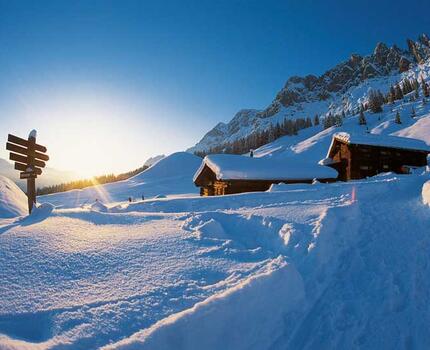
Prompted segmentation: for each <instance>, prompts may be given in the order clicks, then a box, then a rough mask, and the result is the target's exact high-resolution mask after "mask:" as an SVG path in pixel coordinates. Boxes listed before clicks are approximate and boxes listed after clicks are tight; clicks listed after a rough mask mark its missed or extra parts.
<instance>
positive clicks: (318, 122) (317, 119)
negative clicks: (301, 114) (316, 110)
mask: <svg viewBox="0 0 430 350" xmlns="http://www.w3.org/2000/svg"><path fill="white" fill-rule="evenodd" d="M314 125H320V117H319V116H318V114H315V117H314Z"/></svg>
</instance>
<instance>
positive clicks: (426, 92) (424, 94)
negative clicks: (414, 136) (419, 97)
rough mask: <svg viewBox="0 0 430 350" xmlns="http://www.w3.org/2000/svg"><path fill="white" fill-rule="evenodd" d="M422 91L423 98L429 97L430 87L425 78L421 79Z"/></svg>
mask: <svg viewBox="0 0 430 350" xmlns="http://www.w3.org/2000/svg"><path fill="white" fill-rule="evenodd" d="M421 89H422V90H423V96H424V97H429V87H428V85H427V84H426V82H425V81H424V78H421Z"/></svg>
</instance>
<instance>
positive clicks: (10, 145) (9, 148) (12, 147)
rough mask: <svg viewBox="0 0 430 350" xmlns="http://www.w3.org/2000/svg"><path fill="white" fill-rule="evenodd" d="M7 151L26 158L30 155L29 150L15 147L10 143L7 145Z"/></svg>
mask: <svg viewBox="0 0 430 350" xmlns="http://www.w3.org/2000/svg"><path fill="white" fill-rule="evenodd" d="M6 149H7V150H8V151H11V152H15V153H19V154H23V155H25V156H28V153H29V150H28V149H27V148H24V147H21V146H17V145H14V144H13V143H9V142H7V143H6Z"/></svg>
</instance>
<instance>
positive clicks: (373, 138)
mask: <svg viewBox="0 0 430 350" xmlns="http://www.w3.org/2000/svg"><path fill="white" fill-rule="evenodd" d="M333 138H335V139H338V140H339V141H342V142H345V143H348V144H353V145H368V146H378V147H390V148H398V149H411V150H419V151H426V152H430V146H429V145H428V144H426V143H425V142H424V141H421V140H417V139H414V138H410V137H399V136H389V135H374V134H350V133H347V132H338V133H336V134H334V135H333Z"/></svg>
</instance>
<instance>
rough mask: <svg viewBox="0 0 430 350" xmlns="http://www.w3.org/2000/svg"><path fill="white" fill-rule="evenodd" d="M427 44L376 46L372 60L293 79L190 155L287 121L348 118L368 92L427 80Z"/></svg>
mask: <svg viewBox="0 0 430 350" xmlns="http://www.w3.org/2000/svg"><path fill="white" fill-rule="evenodd" d="M429 58H430V40H429V37H428V36H427V35H426V34H422V35H420V36H419V37H418V40H416V41H413V40H410V39H408V40H407V49H401V48H399V47H397V46H396V45H393V46H391V47H388V46H387V45H386V44H384V43H381V42H380V43H378V44H377V45H376V47H375V49H374V51H373V53H371V54H370V55H367V56H364V57H362V56H360V55H357V54H352V55H351V57H350V58H349V59H348V60H346V61H344V62H342V63H340V64H338V65H336V66H335V67H334V68H332V69H330V70H328V71H327V72H325V73H324V74H323V75H321V76H319V77H317V76H315V75H307V76H305V77H298V76H293V77H291V78H289V79H288V80H287V82H286V83H285V86H284V87H283V88H282V89H281V90H280V91H279V92H278V93H277V95H276V96H275V98H274V100H273V101H272V103H271V104H270V105H269V106H268V107H267V108H265V109H264V110H256V109H243V110H240V111H239V112H238V113H236V115H235V116H234V117H233V119H232V120H231V121H230V122H229V123H227V124H225V123H218V124H217V125H216V126H215V127H214V128H213V129H212V130H210V131H209V132H208V133H207V134H206V135H204V137H203V138H202V139H201V140H200V141H199V142H198V143H197V144H196V145H195V146H193V147H191V148H189V149H188V150H187V151H188V152H207V151H209V150H210V149H211V148H215V147H220V146H221V147H222V146H224V145H226V144H227V143H231V142H233V141H236V140H239V139H241V138H245V137H247V136H250V135H252V134H255V133H257V132H261V131H263V130H266V129H267V128H269V127H270V126H271V125H275V124H276V123H282V122H283V121H284V120H285V119H291V120H294V119H297V118H306V117H310V118H313V117H314V115H315V114H319V115H327V114H328V113H340V112H341V111H343V112H345V113H351V112H352V111H353V110H355V109H356V108H357V107H358V106H359V105H361V103H363V102H364V101H366V100H367V94H368V91H369V89H370V88H377V89H380V90H381V91H382V92H383V93H387V92H388V90H389V88H390V86H391V85H392V84H395V83H397V82H398V81H400V80H401V79H402V77H403V76H408V77H412V76H413V77H415V78H419V77H421V76H422V75H424V76H425V77H426V76H427V68H428V65H427V63H428V60H429Z"/></svg>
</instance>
